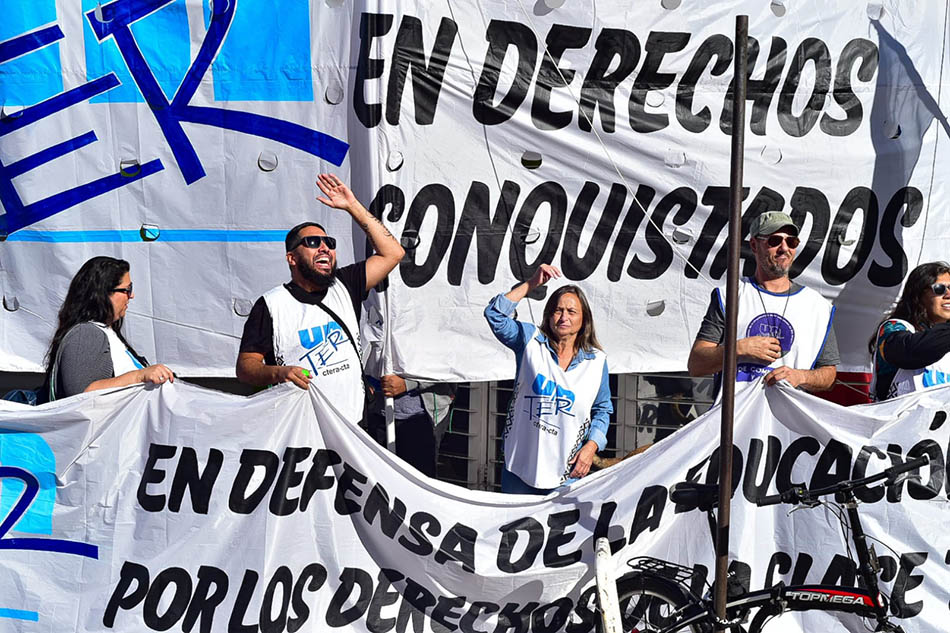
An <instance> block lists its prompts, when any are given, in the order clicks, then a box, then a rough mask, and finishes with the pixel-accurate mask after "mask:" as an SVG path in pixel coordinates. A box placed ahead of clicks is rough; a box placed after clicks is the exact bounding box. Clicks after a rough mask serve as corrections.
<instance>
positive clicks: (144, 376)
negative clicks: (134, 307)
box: [40, 256, 175, 401]
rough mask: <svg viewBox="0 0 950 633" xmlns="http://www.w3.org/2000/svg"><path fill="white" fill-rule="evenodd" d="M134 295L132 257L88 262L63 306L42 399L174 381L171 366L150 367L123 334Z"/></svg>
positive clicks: (81, 269)
mask: <svg viewBox="0 0 950 633" xmlns="http://www.w3.org/2000/svg"><path fill="white" fill-rule="evenodd" d="M134 297H135V293H134V292H133V291H132V278H131V276H130V273H129V263H128V262H127V261H125V260H123V259H116V258H114V257H106V256H98V257H93V258H92V259H90V260H88V261H87V262H86V263H85V264H83V265H82V267H81V268H80V269H79V271H78V272H77V273H76V274H75V276H74V277H73V279H72V281H71V282H70V283H69V290H68V291H67V292H66V298H65V299H64V300H63V305H62V307H61V308H60V310H59V318H58V324H57V327H56V333H55V334H54V335H53V340H52V341H51V343H50V347H49V351H48V352H47V355H46V361H47V365H46V381H45V383H44V385H43V389H42V392H41V394H40V398H41V401H47V400H49V401H53V400H58V399H60V398H65V397H68V396H72V395H75V394H78V393H84V392H86V391H94V390H97V389H109V388H113V387H124V386H127V385H133V384H136V383H140V382H150V383H155V384H162V383H164V382H174V380H175V375H174V373H173V372H172V371H171V370H170V369H169V368H168V367H166V366H165V365H161V364H156V365H149V364H148V361H146V360H145V359H144V358H143V357H141V356H139V355H138V354H137V353H135V351H134V350H133V349H132V347H131V346H130V345H129V344H128V342H126V340H125V338H124V337H123V336H122V322H123V319H124V317H125V312H126V310H127V309H128V307H129V301H131V300H132V298H134Z"/></svg>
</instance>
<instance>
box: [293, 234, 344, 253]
mask: <svg viewBox="0 0 950 633" xmlns="http://www.w3.org/2000/svg"><path fill="white" fill-rule="evenodd" d="M301 244H303V245H304V246H306V247H307V248H320V244H326V245H327V248H329V249H330V250H331V251H332V250H335V249H336V238H335V237H330V236H329V235H308V236H306V237H301V238H300V239H299V240H297V243H296V244H294V247H293V248H291V249H290V250H294V248H297V247H298V246H300V245H301Z"/></svg>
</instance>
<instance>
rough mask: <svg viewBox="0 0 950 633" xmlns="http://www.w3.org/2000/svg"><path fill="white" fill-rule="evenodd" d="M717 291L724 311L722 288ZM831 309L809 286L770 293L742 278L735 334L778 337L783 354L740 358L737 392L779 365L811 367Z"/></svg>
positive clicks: (826, 331)
mask: <svg viewBox="0 0 950 633" xmlns="http://www.w3.org/2000/svg"><path fill="white" fill-rule="evenodd" d="M718 292H719V302H720V304H721V305H722V308H723V309H722V312H723V314H725V313H726V309H725V305H724V303H723V300H722V297H723V296H724V295H725V289H720V290H719V291H718ZM834 311H835V309H834V306H832V305H831V302H830V301H828V300H827V299H825V298H824V297H822V296H821V295H820V294H819V293H818V292H816V291H814V290H812V289H810V288H804V287H802V288H800V289H799V290H798V291H797V292H795V293H794V294H791V295H785V294H773V293H771V292H769V291H768V290H765V289H764V288H761V287H760V286H758V285H757V284H756V283H755V282H754V281H752V280H750V279H741V280H740V281H739V311H738V316H737V320H736V337H737V338H740V339H741V338H746V337H749V336H771V337H773V338H776V339H778V341H779V344H780V345H781V346H782V352H783V353H782V356H781V357H780V358H779V359H778V360H776V361H774V362H772V363H771V364H770V365H766V364H762V363H750V362H741V361H740V362H739V363H738V366H737V371H736V383H737V384H736V391H738V390H740V389H744V388H747V387H749V386H752V385H757V384H759V381H760V380H761V378H762V377H763V376H765V375H766V374H767V373H769V372H770V371H772V370H773V369H777V368H779V367H782V366H786V367H792V368H794V369H814V367H815V361H817V360H818V355H819V354H820V353H821V349H822V347H824V345H825V340H826V339H827V338H828V334H829V332H830V331H831V320H832V317H833V315H834ZM721 393H722V390H720V394H721Z"/></svg>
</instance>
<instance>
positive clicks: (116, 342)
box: [92, 321, 144, 376]
mask: <svg viewBox="0 0 950 633" xmlns="http://www.w3.org/2000/svg"><path fill="white" fill-rule="evenodd" d="M92 324H93V325H95V326H96V327H97V328H99V329H100V330H102V332H103V333H104V334H105V335H106V340H108V341H109V355H110V356H111V357H112V375H113V376H121V375H122V374H127V373H128V372H130V371H135V370H136V369H144V367H142V363H140V362H139V361H138V360H137V359H136V358H135V356H133V355H132V352H130V351H129V348H128V347H126V346H125V343H123V342H122V339H120V338H119V335H118V334H116V333H115V330H113V329H112V328H111V327H109V326H107V325H103V324H102V323H97V322H95V321H92Z"/></svg>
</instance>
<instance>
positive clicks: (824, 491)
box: [755, 454, 930, 507]
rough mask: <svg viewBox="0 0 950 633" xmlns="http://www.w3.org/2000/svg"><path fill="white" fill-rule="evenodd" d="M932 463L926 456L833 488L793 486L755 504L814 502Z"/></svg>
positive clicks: (759, 499)
mask: <svg viewBox="0 0 950 633" xmlns="http://www.w3.org/2000/svg"><path fill="white" fill-rule="evenodd" d="M929 463H930V457H929V456H928V455H926V454H924V455H921V456H920V457H917V458H916V459H912V460H910V461H907V462H904V463H903V464H897V465H896V466H891V467H890V468H885V469H884V470H883V471H881V472H879V473H878V474H876V475H871V476H869V477H862V478H860V479H849V480H846V481H841V482H838V483H836V484H832V485H831V486H827V487H825V488H819V489H817V490H808V488H806V487H805V486H792V487H791V488H789V489H788V490H785V491H784V492H780V493H779V494H777V495H766V496H764V497H759V498H758V499H756V501H755V504H756V505H757V506H759V507H762V506H770V505H776V504H778V503H793V504H798V503H802V502H803V501H812V500H815V499H817V498H818V497H823V496H825V495H829V494H834V493H836V492H847V491H849V490H854V489H855V488H858V487H860V486H866V485H868V484H872V483H875V482H878V481H882V480H885V479H886V480H892V479H894V478H895V477H897V476H898V475H901V474H903V473H906V472H909V471H911V470H916V469H918V468H920V467H921V466H926V465H927V464H929Z"/></svg>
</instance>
